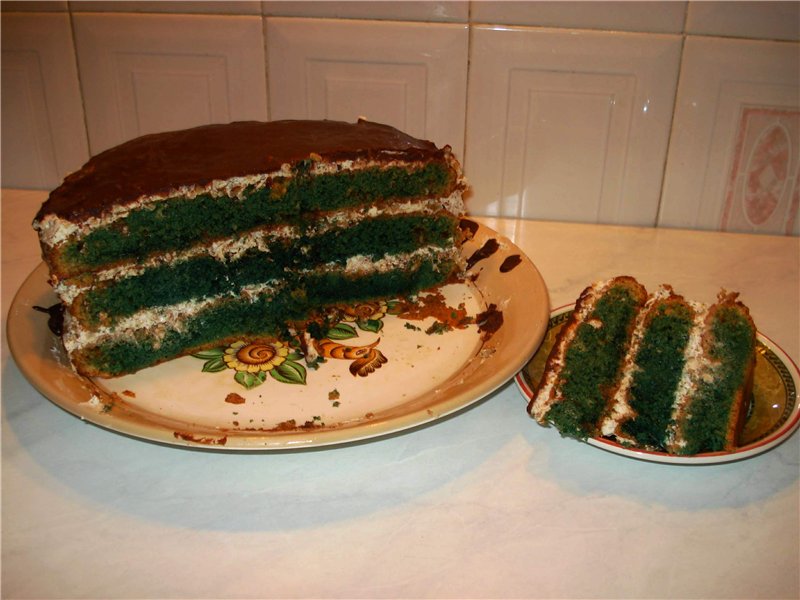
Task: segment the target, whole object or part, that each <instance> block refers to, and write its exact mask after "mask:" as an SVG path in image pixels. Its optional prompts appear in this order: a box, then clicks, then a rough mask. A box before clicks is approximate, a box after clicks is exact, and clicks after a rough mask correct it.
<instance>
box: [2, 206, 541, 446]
mask: <svg viewBox="0 0 800 600" xmlns="http://www.w3.org/2000/svg"><path fill="white" fill-rule="evenodd" d="M465 224H466V225H468V226H470V227H469V228H470V229H471V230H472V239H471V240H469V241H468V242H467V243H466V244H465V245H464V249H463V254H464V256H465V258H466V259H467V260H468V264H469V265H470V269H469V271H468V274H469V277H468V278H467V281H466V282H465V283H457V284H448V285H446V286H443V287H442V288H440V289H439V290H438V292H437V293H431V294H421V295H420V297H419V302H418V303H417V305H415V306H409V305H408V304H407V303H403V302H401V301H395V302H382V303H371V304H365V305H361V306H354V307H346V308H343V309H342V311H341V320H340V321H339V323H338V324H337V325H336V326H335V327H333V328H332V329H331V330H329V331H328V332H327V338H326V339H325V340H323V341H322V342H320V343H319V344H316V348H315V351H316V353H317V354H318V356H317V357H316V359H314V360H311V353H310V352H307V355H304V352H303V351H302V350H301V349H300V348H298V347H295V345H294V344H292V343H288V342H286V341H275V342H271V343H259V344H254V343H248V342H247V341H245V340H242V341H241V342H238V343H236V344H232V345H230V346H227V347H220V348H218V349H214V350H209V351H206V352H202V353H200V354H198V355H196V356H187V357H183V358H180V359H176V360H173V361H170V362H167V363H164V364H161V365H158V366H155V367H152V368H149V369H144V370H142V371H139V372H138V373H135V374H133V375H126V376H124V377H119V378H114V379H87V378H84V377H80V376H78V375H77V374H75V372H74V371H72V369H71V368H70V367H69V364H68V361H67V359H66V356H65V354H64V351H63V348H62V346H61V341H60V338H58V337H57V336H55V335H54V334H53V333H51V331H50V329H49V328H48V317H47V315H46V314H42V313H41V312H39V311H37V310H34V307H35V306H38V307H48V306H51V305H53V304H55V303H56V302H57V300H56V297H55V295H54V294H53V292H52V291H51V289H50V286H49V285H48V284H47V282H46V280H47V269H46V266H45V265H44V264H41V265H39V267H38V268H37V269H36V270H34V271H33V273H31V275H30V276H29V277H28V279H27V280H26V281H25V282H24V283H23V285H22V287H21V288H20V290H19V291H18V293H17V295H16V297H15V299H14V302H13V304H12V306H11V309H10V311H9V317H8V328H7V332H8V341H9V347H10V349H11V353H12V355H13V356H14V359H15V361H16V363H17V365H18V366H19V368H20V370H21V371H22V373H23V374H24V375H25V377H26V378H27V379H28V380H29V381H30V382H31V384H32V385H33V386H34V387H35V388H36V389H37V390H39V391H40V392H41V393H42V394H43V395H44V396H46V397H47V398H49V399H50V400H51V401H52V402H54V403H55V404H57V405H58V406H60V407H62V408H64V409H65V410H67V411H68V412H70V413H72V414H74V415H77V416H78V417H80V418H81V419H84V420H86V421H90V422H92V423H94V424H97V425H100V426H103V427H105V428H108V429H110V430H113V431H117V432H121V433H125V434H129V435H132V436H135V437H139V438H144V439H147V440H153V441H157V442H162V443H167V444H173V445H185V446H196V447H206V448H208V447H213V448H217V449H233V450H264V449H266V450H270V449H286V448H298V447H308V446H324V445H329V444H337V443H343V442H350V441H355V440H361V439H365V438H372V437H375V436H380V435H385V434H389V433H393V432H398V431H401V430H405V429H408V428H411V427H415V426H419V425H422V424H425V423H429V422H432V421H435V420H437V419H439V418H441V417H443V416H445V415H448V414H451V413H453V412H456V411H458V410H459V409H462V408H464V407H466V406H468V405H470V404H472V403H474V402H476V401H478V400H479V399H481V398H484V397H485V396H486V395H488V394H490V393H491V392H492V391H494V390H495V389H497V388H499V387H500V386H502V385H503V384H505V383H506V382H508V381H509V380H510V379H512V378H513V376H514V374H515V373H516V372H517V371H519V369H520V368H521V367H522V366H523V365H524V364H525V363H526V362H527V361H528V360H529V359H530V357H531V356H532V355H533V353H534V351H535V350H536V348H537V347H538V346H539V343H540V342H541V340H542V337H543V336H544V333H545V331H546V328H547V319H548V315H549V304H548V296H547V288H546V286H545V284H544V281H543V280H542V277H541V275H540V274H539V272H538V270H537V269H536V267H535V266H534V265H533V263H532V262H531V261H530V260H529V259H528V258H527V257H526V256H525V255H524V254H523V253H522V252H521V251H520V249H519V248H517V247H516V246H515V245H514V244H513V243H511V242H510V241H509V240H507V239H505V238H502V237H500V236H499V235H498V234H497V233H495V232H494V231H492V230H490V229H488V228H486V227H483V226H480V225H478V224H477V223H474V222H472V221H467V222H466V223H465ZM307 359H308V360H307Z"/></svg>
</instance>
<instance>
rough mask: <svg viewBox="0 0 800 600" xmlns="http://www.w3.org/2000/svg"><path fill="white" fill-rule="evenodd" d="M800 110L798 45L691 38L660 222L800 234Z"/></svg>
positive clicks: (673, 225)
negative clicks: (799, 209) (799, 204)
mask: <svg viewBox="0 0 800 600" xmlns="http://www.w3.org/2000/svg"><path fill="white" fill-rule="evenodd" d="M798 119H800V53H798V52H797V45H796V44H793V43H787V42H763V41H751V40H733V39H721V38H690V39H688V40H687V42H686V46H685V49H684V59H683V67H682V74H681V84H680V88H679V90H678V99H677V105H676V110H675V119H674V123H673V132H672V138H671V142H670V150H669V156H668V161H667V168H666V174H665V180H664V191H663V197H662V205H661V214H660V217H659V224H660V225H666V226H671V227H688V228H702V229H721V230H726V231H753V232H761V233H773V234H786V233H793V234H798V233H800V223H798V219H797V218H796V217H795V215H796V212H797V208H796V202H797V201H796V198H797V169H798V154H800V144H799V142H800V140H799V139H798Z"/></svg>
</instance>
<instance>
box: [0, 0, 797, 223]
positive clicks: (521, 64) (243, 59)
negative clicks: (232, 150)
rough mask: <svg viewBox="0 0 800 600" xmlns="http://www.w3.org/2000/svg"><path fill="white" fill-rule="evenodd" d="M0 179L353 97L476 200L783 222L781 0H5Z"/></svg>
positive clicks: (790, 187) (622, 218) (616, 217)
mask: <svg viewBox="0 0 800 600" xmlns="http://www.w3.org/2000/svg"><path fill="white" fill-rule="evenodd" d="M2 10H3V14H2V52H3V54H2V57H3V60H2V69H3V71H2V178H3V180H2V184H3V186H5V187H32V188H44V189H49V188H52V187H54V186H55V185H57V184H58V183H59V181H60V180H61V178H62V177H63V176H64V175H65V174H66V173H68V172H70V171H72V170H74V169H76V168H78V167H79V166H80V165H81V164H82V163H83V162H85V160H86V159H87V158H88V157H89V156H90V155H91V154H95V153H97V152H100V151H102V150H104V149H106V148H108V147H110V146H112V145H114V144H117V143H119V142H122V141H124V140H126V139H129V138H132V137H135V136H137V135H142V134H145V133H150V132H154V131H160V130H165V129H175V128H182V127H189V126H193V125H197V124H202V123H209V122H226V121H232V120H241V119H262V120H264V119H285V118H331V119H344V120H353V119H355V118H356V117H358V116H365V117H367V118H369V119H372V120H376V121H383V122H388V123H391V124H393V125H395V126H397V127H399V128H401V129H404V130H406V131H408V132H409V133H411V134H413V135H416V136H421V137H426V138H429V139H432V140H434V141H436V142H437V143H439V144H445V143H446V144H450V145H451V146H452V147H453V148H454V150H455V152H456V154H457V155H458V156H459V157H460V158H461V159H462V161H463V163H464V167H465V171H466V174H467V177H468V179H469V181H470V183H471V186H472V193H471V195H470V197H469V200H468V202H469V204H468V206H469V209H470V211H471V212H472V213H473V214H483V215H500V216H522V217H528V218H538V219H558V220H572V221H583V222H603V223H619V224H634V225H646V226H652V225H658V226H668V227H689V228H704V229H719V230H728V231H755V232H764V233H774V234H790V235H799V234H800V215H798V205H799V204H800V177H798V169H800V3H797V2H774V3H773V2H731V3H729V2H674V1H670V2H489V1H482V2H468V1H450V2H436V1H433V2H266V1H265V2H256V1H241V2H79V1H74V2H58V1H55V2H37V3H28V2H4V3H3V5H2Z"/></svg>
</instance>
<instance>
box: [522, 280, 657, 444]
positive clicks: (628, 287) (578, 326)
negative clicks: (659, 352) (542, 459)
mask: <svg viewBox="0 0 800 600" xmlns="http://www.w3.org/2000/svg"><path fill="white" fill-rule="evenodd" d="M646 300H647V291H646V290H645V289H644V287H643V286H642V285H641V284H639V282H637V281H636V280H635V279H633V278H632V277H626V276H621V277H616V278H614V279H611V280H609V281H605V282H599V283H595V284H593V285H591V286H589V287H587V288H586V289H585V290H584V291H583V293H582V294H581V296H580V298H579V299H578V301H577V303H576V305H575V310H574V311H573V313H572V315H571V316H570V318H569V320H568V321H567V322H566V323H565V324H564V326H563V328H562V329H561V331H560V332H559V335H558V337H557V339H556V341H555V344H554V346H553V349H552V351H551V353H550V356H549V357H548V359H547V364H546V366H545V373H544V376H543V377H542V381H541V383H540V384H539V387H538V389H537V390H536V393H535V395H534V397H533V399H532V400H531V402H530V404H529V406H528V412H529V413H530V414H531V415H532V416H533V417H534V418H535V419H536V420H537V421H538V422H539V423H542V424H546V423H552V424H553V425H555V426H556V427H557V428H558V430H559V431H560V432H561V433H563V434H564V435H568V436H573V437H578V438H586V437H589V436H592V435H594V434H595V432H596V431H597V427H598V424H599V422H600V418H601V417H602V416H603V414H604V412H605V410H606V405H607V402H608V399H607V396H608V390H610V389H611V388H612V387H614V386H615V385H616V380H617V376H618V373H619V370H620V365H621V362H622V359H623V357H624V356H625V351H626V348H627V344H628V339H629V337H630V334H631V331H632V329H633V327H634V320H635V318H636V314H637V312H638V311H639V308H640V307H641V306H642V305H643V304H644V303H645V301H646Z"/></svg>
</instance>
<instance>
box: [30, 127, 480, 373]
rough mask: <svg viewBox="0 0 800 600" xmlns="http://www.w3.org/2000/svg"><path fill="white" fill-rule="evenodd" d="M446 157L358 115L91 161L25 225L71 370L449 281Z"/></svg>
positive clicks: (455, 182)
mask: <svg viewBox="0 0 800 600" xmlns="http://www.w3.org/2000/svg"><path fill="white" fill-rule="evenodd" d="M464 187H465V184H464V181H463V178H462V174H461V168H460V165H459V163H458V161H457V160H456V159H455V157H454V156H453V154H452V152H451V149H450V147H449V146H444V147H442V148H438V147H437V146H436V145H434V144H433V143H432V142H429V141H425V140H419V139H416V138H413V137H411V136H409V135H406V134H404V133H402V132H400V131H398V130H397V129H394V128H392V127H390V126H387V125H382V124H378V123H372V122H368V121H364V120H359V121H358V122H357V123H355V124H351V123H343V122H337V121H274V122H267V123H261V122H238V123H231V124H227V125H208V126H202V127H196V128H193V129H188V130H182V131H173V132H166V133H157V134H152V135H146V136H143V137H140V138H137V139H134V140H131V141H129V142H126V143H124V144H122V145H120V146H117V147H114V148H112V149H110V150H107V151H105V152H103V153H101V154H98V155H97V156H95V157H93V158H92V159H91V160H89V162H88V163H87V164H86V165H84V166H83V167H82V168H81V169H80V170H79V171H77V172H76V173H74V174H72V175H70V176H68V177H67V178H66V179H65V180H64V182H63V183H62V185H61V186H59V187H58V188H57V189H55V190H54V191H53V192H52V193H51V194H50V196H49V198H48V199H47V201H46V202H45V203H44V204H43V206H42V207H41V209H40V210H39V212H38V214H37V215H36V217H35V219H34V228H35V229H36V230H37V232H38V234H39V238H40V243H41V247H42V254H43V258H44V260H45V262H46V263H47V265H48V267H49V270H50V283H51V284H52V286H53V288H54V290H55V292H56V294H57V295H58V297H59V299H60V301H61V304H62V305H63V307H64V333H63V338H62V339H63V342H64V346H65V348H66V350H67V353H68V355H69V358H70V361H71V363H72V365H73V367H74V368H75V369H76V370H77V371H78V372H79V373H81V374H83V375H88V376H104V377H109V376H117V375H122V374H126V373H131V372H135V371H137V370H139V369H142V368H144V367H148V366H151V365H154V364H157V363H160V362H163V361H166V360H170V359H172V358H175V357H178V356H182V355H185V354H189V353H192V352H196V351H198V350H200V349H203V348H206V347H210V346H216V345H221V344H222V343H225V342H230V341H234V340H236V339H241V338H242V337H250V338H252V337H274V336H280V335H290V334H292V333H295V328H296V327H302V326H304V325H305V324H308V323H309V322H310V321H313V320H315V319H319V318H320V316H321V315H324V314H325V310H326V308H327V307H330V306H332V305H336V304H342V303H349V302H356V301H363V300H373V299H379V298H389V297H392V296H406V295H410V294H413V293H416V292H418V291H420V290H423V289H427V288H430V287H433V286H436V285H439V284H441V283H443V282H445V281H447V280H448V278H450V277H451V276H453V275H454V274H458V273H460V272H461V270H462V269H463V264H462V263H463V261H462V259H461V256H460V243H461V234H460V231H459V228H458V224H459V220H460V217H461V216H462V215H463V213H464V206H463V202H462V192H463V190H464Z"/></svg>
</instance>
